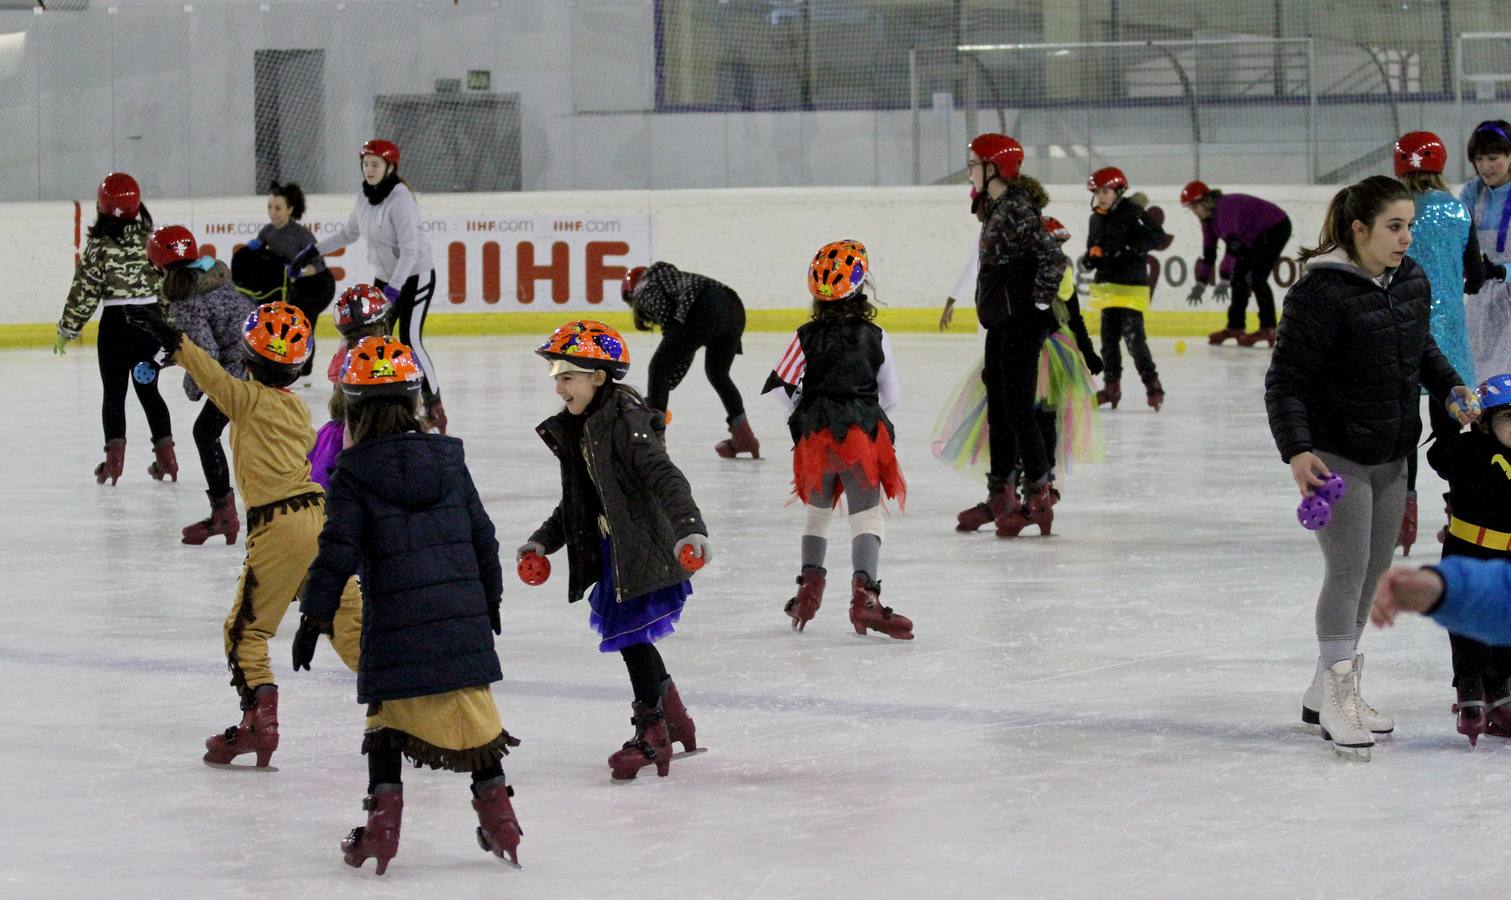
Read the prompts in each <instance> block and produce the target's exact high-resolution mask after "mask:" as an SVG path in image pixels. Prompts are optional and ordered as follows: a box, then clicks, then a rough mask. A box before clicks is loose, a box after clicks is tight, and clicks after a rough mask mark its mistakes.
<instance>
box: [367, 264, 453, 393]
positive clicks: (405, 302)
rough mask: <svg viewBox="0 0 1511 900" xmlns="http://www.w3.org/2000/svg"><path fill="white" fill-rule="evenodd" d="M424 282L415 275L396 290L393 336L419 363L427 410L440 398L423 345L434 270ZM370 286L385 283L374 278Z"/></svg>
mask: <svg viewBox="0 0 1511 900" xmlns="http://www.w3.org/2000/svg"><path fill="white" fill-rule="evenodd" d="M425 279H426V280H425V284H424V285H421V284H420V276H419V274H418V273H416V274H414V275H411V276H409V277H408V278H406V279H404V285H403V286H402V287H400V288H399V302H398V303H396V304H394V335H395V336H396V337H398V339H399V340H400V341H403V342H404V344H405V345H406V346H408V347H409V349H411V350H413V351H414V356H415V359H417V360H419V362H420V371H421V372H423V373H424V375H425V381H424V383H423V384H422V385H421V389H422V392H423V393H424V395H425V405H426V406H427V407H429V406H430V404H431V402H432V401H434V400H435V399H436V398H437V397H439V396H440V395H441V382H440V379H439V378H437V377H436V372H435V365H434V364H433V363H432V362H431V361H430V354H429V353H426V352H425V344H424V340H425V314H426V313H428V312H430V298H431V297H433V296H434V295H435V269H431V270H430V272H429V273H428V274H427V275H426V276H425ZM373 284H375V285H377V286H378V287H379V288H382V287H384V286H385V285H387V284H388V282H386V281H384V280H383V279H381V278H375V279H373Z"/></svg>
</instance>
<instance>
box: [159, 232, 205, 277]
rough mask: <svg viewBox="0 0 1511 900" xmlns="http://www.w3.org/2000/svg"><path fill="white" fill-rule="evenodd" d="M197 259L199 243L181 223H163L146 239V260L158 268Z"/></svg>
mask: <svg viewBox="0 0 1511 900" xmlns="http://www.w3.org/2000/svg"><path fill="white" fill-rule="evenodd" d="M196 259H199V244H198V243H196V242H195V240H194V234H193V233H192V232H190V231H189V229H187V228H185V227H184V226H182V225H164V226H163V227H162V228H159V229H158V230H156V231H154V232H152V237H150V238H148V239H147V260H148V262H150V263H152V265H154V266H156V267H157V268H159V269H166V268H168V267H169V266H171V265H173V264H174V263H183V262H194V261H195V260H196Z"/></svg>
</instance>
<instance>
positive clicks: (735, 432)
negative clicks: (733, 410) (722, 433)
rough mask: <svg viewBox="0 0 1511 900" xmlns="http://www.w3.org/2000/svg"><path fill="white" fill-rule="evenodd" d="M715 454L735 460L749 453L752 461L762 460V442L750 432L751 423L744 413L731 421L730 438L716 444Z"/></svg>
mask: <svg viewBox="0 0 1511 900" xmlns="http://www.w3.org/2000/svg"><path fill="white" fill-rule="evenodd" d="M714 452H715V453H717V454H719V455H720V456H722V457H724V458H725V459H734V458H735V457H736V456H738V455H740V454H741V453H749V454H750V458H751V459H760V458H761V442H760V441H758V440H756V436H755V432H753V431H751V430H750V421H749V420H748V419H746V418H745V414H744V413H741V414H739V415H738V416H735V417H734V418H733V419H731V420H730V421H729V437H727V438H725V439H724V440H722V441H720V442H718V443H717V444H715V445H714Z"/></svg>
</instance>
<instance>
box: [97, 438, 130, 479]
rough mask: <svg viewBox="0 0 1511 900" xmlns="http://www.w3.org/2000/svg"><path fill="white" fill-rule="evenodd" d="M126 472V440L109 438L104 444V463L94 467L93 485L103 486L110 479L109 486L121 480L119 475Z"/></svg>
mask: <svg viewBox="0 0 1511 900" xmlns="http://www.w3.org/2000/svg"><path fill="white" fill-rule="evenodd" d="M125 470H126V439H125V438H111V439H110V440H108V441H106V442H105V461H104V462H102V463H100V464H99V465H97V466H95V467H94V483H95V484H104V483H105V479H107V478H108V479H110V486H111V487H115V483H116V482H117V481H120V480H121V473H122V472H123V471H125Z"/></svg>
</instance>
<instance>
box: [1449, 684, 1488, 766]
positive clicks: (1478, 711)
mask: <svg viewBox="0 0 1511 900" xmlns="http://www.w3.org/2000/svg"><path fill="white" fill-rule="evenodd" d="M1458 682H1459V683H1458V687H1457V688H1456V690H1457V692H1458V702H1456V703H1454V704H1453V712H1455V713H1456V714H1457V715H1458V721H1457V722H1456V723H1455V725H1456V728H1457V729H1458V733H1459V734H1462V735H1463V736H1464V737H1466V738H1468V739H1469V746H1470V747H1471V748H1473V747H1474V746H1475V745H1476V744H1478V743H1479V739H1480V735H1482V734H1484V733H1485V725H1486V708H1485V685H1484V683H1483V682H1481V681H1480V680H1479V679H1478V678H1470V677H1468V676H1465V677H1463V678H1460V679H1459V680H1458Z"/></svg>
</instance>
